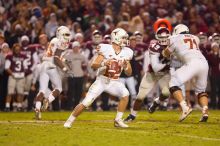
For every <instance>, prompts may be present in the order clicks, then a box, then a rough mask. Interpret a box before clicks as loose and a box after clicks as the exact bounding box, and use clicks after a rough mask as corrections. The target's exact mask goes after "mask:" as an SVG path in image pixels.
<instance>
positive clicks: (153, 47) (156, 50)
mask: <svg viewBox="0 0 220 146" xmlns="http://www.w3.org/2000/svg"><path fill="white" fill-rule="evenodd" d="M166 47H167V46H164V45H160V44H159V43H158V41H156V40H153V41H151V43H150V45H149V48H148V49H149V52H150V55H157V56H158V60H159V62H160V63H162V64H167V65H166V66H165V67H164V68H163V69H162V70H161V71H160V72H168V71H169V68H170V66H169V64H170V63H169V62H170V60H168V59H166V58H164V57H163V55H162V51H163V49H165V48H166ZM148 69H149V72H153V69H152V65H151V63H150V64H149V66H148Z"/></svg>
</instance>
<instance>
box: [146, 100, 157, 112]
mask: <svg viewBox="0 0 220 146" xmlns="http://www.w3.org/2000/svg"><path fill="white" fill-rule="evenodd" d="M158 106H159V104H158V103H156V101H154V102H153V103H152V104H151V106H150V107H149V108H148V112H149V113H151V114H152V113H154V112H155V110H156V108H157V107H158Z"/></svg>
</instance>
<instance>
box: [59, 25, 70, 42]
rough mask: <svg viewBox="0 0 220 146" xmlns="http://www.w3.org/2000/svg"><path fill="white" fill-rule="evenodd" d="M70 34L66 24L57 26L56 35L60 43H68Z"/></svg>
mask: <svg viewBox="0 0 220 146" xmlns="http://www.w3.org/2000/svg"><path fill="white" fill-rule="evenodd" d="M70 34H71V33H70V30H69V28H68V27H66V26H60V27H58V28H57V31H56V37H57V38H58V39H59V41H61V43H69V42H70V38H71V36H70Z"/></svg>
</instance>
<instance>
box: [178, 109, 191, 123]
mask: <svg viewBox="0 0 220 146" xmlns="http://www.w3.org/2000/svg"><path fill="white" fill-rule="evenodd" d="M191 112H192V109H191V108H190V107H189V108H188V109H187V110H186V111H182V114H181V116H180V120H179V121H180V122H182V121H183V120H185V119H186V118H187V117H188V115H189V114H190V113H191Z"/></svg>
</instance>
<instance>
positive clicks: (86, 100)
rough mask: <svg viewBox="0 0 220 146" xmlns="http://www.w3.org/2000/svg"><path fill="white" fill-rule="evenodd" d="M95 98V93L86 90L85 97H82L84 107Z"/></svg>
mask: <svg viewBox="0 0 220 146" xmlns="http://www.w3.org/2000/svg"><path fill="white" fill-rule="evenodd" d="M95 99H96V94H93V93H91V92H88V93H87V95H86V97H85V98H84V99H83V101H82V104H83V105H84V106H85V107H89V106H90V105H91V104H92V103H93V102H94V100H95Z"/></svg>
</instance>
